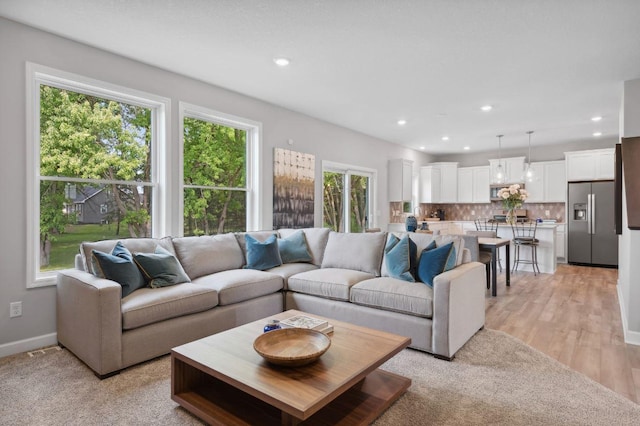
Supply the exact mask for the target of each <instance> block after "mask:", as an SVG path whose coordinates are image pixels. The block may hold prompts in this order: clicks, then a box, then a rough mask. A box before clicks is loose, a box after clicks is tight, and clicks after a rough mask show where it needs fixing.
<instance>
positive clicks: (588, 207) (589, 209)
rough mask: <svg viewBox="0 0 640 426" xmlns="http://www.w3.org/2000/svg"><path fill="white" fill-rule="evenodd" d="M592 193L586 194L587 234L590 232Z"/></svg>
mask: <svg viewBox="0 0 640 426" xmlns="http://www.w3.org/2000/svg"><path fill="white" fill-rule="evenodd" d="M592 196H593V194H587V234H592V232H591V206H592V204H591V197H592Z"/></svg>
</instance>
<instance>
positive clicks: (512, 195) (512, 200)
mask: <svg viewBox="0 0 640 426" xmlns="http://www.w3.org/2000/svg"><path fill="white" fill-rule="evenodd" d="M528 196H529V194H528V193H527V191H526V190H525V189H524V188H521V187H520V185H519V184H517V183H514V184H513V185H510V186H508V187H506V188H501V189H500V190H499V191H498V197H500V198H501V199H502V205H503V206H504V207H505V208H506V209H507V217H506V221H507V223H516V219H517V218H516V214H515V211H514V210H515V209H517V208H519V207H522V203H523V202H524V200H526V199H527V197H528Z"/></svg>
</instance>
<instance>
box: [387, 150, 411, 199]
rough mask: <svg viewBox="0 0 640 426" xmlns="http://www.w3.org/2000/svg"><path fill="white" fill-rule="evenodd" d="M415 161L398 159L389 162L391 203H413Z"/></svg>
mask: <svg viewBox="0 0 640 426" xmlns="http://www.w3.org/2000/svg"><path fill="white" fill-rule="evenodd" d="M412 184H413V161H410V160H403V159H401V158H400V159H396V160H390V161H389V201H391V202H393V201H411V195H412V193H413V191H412Z"/></svg>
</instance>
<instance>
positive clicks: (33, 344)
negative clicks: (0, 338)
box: [0, 333, 58, 358]
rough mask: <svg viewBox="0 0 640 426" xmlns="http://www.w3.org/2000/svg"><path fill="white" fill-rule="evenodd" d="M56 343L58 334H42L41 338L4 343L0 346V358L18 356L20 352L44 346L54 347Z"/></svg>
mask: <svg viewBox="0 0 640 426" xmlns="http://www.w3.org/2000/svg"><path fill="white" fill-rule="evenodd" d="M57 343H58V333H51V334H43V335H42V336H36V337H31V338H29V339H24V340H18V341H15V342H9V343H4V344H2V345H0V358H2V357H5V356H9V355H15V354H19V353H21V352H27V351H32V350H34V349H39V348H42V347H45V346H50V345H55V344H57Z"/></svg>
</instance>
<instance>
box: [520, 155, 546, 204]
mask: <svg viewBox="0 0 640 426" xmlns="http://www.w3.org/2000/svg"><path fill="white" fill-rule="evenodd" d="M531 170H532V171H533V180H532V181H527V182H525V183H524V189H526V190H527V193H528V194H529V198H527V201H525V202H526V203H542V202H544V198H545V194H544V187H545V185H544V184H545V182H546V176H545V174H544V164H543V163H531Z"/></svg>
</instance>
